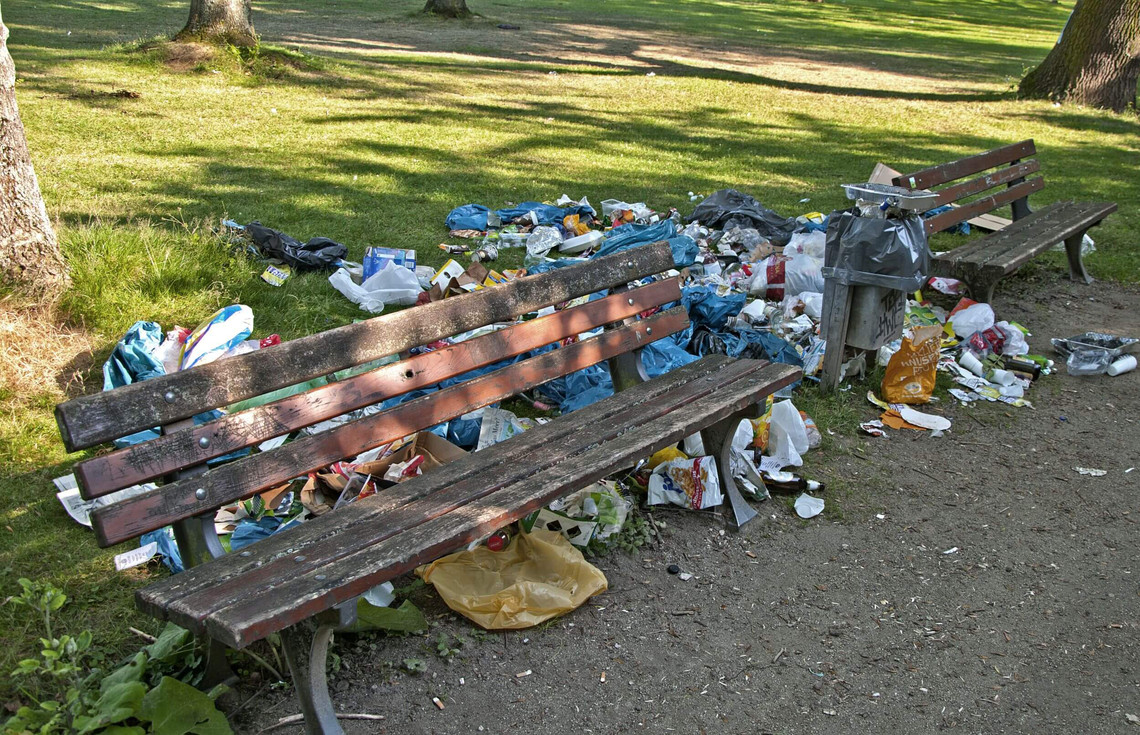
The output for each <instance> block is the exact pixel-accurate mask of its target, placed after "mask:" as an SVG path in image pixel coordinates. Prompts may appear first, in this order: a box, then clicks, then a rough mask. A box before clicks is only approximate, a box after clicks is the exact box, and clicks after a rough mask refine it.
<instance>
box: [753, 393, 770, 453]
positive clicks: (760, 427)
mask: <svg viewBox="0 0 1140 735" xmlns="http://www.w3.org/2000/svg"><path fill="white" fill-rule="evenodd" d="M774 404H775V400H774V399H773V398H772V396H768V398H767V399H765V406H764V415H763V416H761V417H760V418H758V419H749V421H751V422H752V446H754V447H756V448H757V449H759V450H760V451H764V450H765V449H767V448H768V431H769V429H770V428H771V426H772V406H773V405H774Z"/></svg>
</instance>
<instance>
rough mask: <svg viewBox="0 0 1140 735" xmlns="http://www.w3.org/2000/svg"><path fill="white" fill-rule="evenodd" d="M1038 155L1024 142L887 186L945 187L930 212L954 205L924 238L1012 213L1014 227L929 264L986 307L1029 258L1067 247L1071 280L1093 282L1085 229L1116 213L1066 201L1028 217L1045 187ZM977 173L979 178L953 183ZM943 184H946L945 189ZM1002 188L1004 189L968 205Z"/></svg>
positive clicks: (930, 224) (1106, 206) (929, 224)
mask: <svg viewBox="0 0 1140 735" xmlns="http://www.w3.org/2000/svg"><path fill="white" fill-rule="evenodd" d="M1036 153H1037V148H1036V147H1035V146H1034V144H1033V141H1032V140H1023V141H1021V142H1020V143H1014V144H1012V145H1007V146H1003V147H1001V148H995V149H993V150H991V151H986V152H985V153H979V154H978V155H975V156H969V157H968V158H962V159H959V160H957V161H951V162H950V163H943V164H940V165H938V166H931V167H930V168H924V169H922V170H921V171H915V172H914V173H910V174H900V175H899V176H896V177H895V178H894V180H893V182H892V183H893V184H894V185H895V186H903V187H907V188H910V189H933V188H934V187H939V186H942V187H943V188H941V189H938V190H937V193H938V201H937V203H936V204H935V205H934V207H940V206H943V205H948V204H955V203H957V204H958V206H955V207H953V208H952V209H950V210H949V211H947V212H943V213H942V214H938V215H935V216H933V217H931V218H929V219H927V220H926V232H927V234H928V235H931V234H934V233H936V232H941V231H943V230H947V229H949V228H951V227H954V226H955V225H957V224H958V223H959V222H964V221H966V220H968V219H971V218H973V217H976V216H978V215H979V214H983V213H985V212H992V211H994V210H995V209H998V208H1000V207H1004V206H1007V205H1008V206H1010V207H1011V208H1012V210H1013V224H1011V225H1009V226H1008V227H1006V228H1004V229H1001V230H998V231H997V232H995V233H993V234H991V235H988V236H986V237H983V238H980V239H978V240H973V241H971V242H969V243H966V244H965V245H962V246H961V247H957V248H954V249H953V250H950V251H948V252H945V253H941V254H939V255H937V256H935V257H934V258H933V259H932V261H931V265H932V271H933V273H932V274H931V275H935V276H947V277H950V278H957V279H960V280H962V281H964V282H965V283H966V285H967V287H968V288H969V289H970V295H971V296H972V297H973V298H974V299H975V300H978V301H984V302H989V301H990V300H991V299H992V298H993V292H994V286H996V285H997V283H998V281H1000V280H1001V279H1002V278H1004V277H1006V276H1008V275H1010V274H1011V273H1013V272H1014V271H1016V270H1017V269H1018V268H1020V267H1021V266H1022V265H1023V264H1025V263H1026V262H1027V261H1028V260H1030V259H1031V258H1034V257H1036V256H1037V255H1040V254H1041V253H1043V252H1045V251H1046V250H1048V249H1049V248H1051V247H1053V246H1054V245H1057V244H1058V243H1064V244H1065V252H1066V253H1067V255H1068V258H1069V274H1070V277H1071V278H1073V279H1074V280H1077V279H1080V280H1083V281H1084V282H1085V283H1091V282H1092V278H1090V277H1089V274H1088V273H1087V272H1086V271H1085V266H1084V263H1083V261H1082V259H1081V241H1082V240H1083V239H1084V236H1085V233H1086V232H1088V230H1089V228H1091V227H1094V226H1096V225H1099V224H1100V223H1101V221H1103V220H1104V218H1105V217H1107V216H1108V215H1110V214H1112V213H1113V212H1115V211H1116V205H1115V204H1113V203H1112V202H1087V203H1078V202H1071V201H1066V202H1056V203H1054V204H1050V205H1048V206H1046V207H1043V208H1041V209H1038V210H1037V211H1035V212H1034V211H1031V210H1030V209H1029V195H1030V194H1032V193H1033V192H1036V191H1040V190H1041V189H1043V188H1044V187H1045V178H1044V177H1043V176H1033V174H1036V173H1038V172H1039V171H1040V168H1041V166H1040V164H1039V163H1038V161H1037V159H1035V158H1032V156H1034V155H1036ZM991 169H993V170H992V171H991ZM983 172H988V173H983ZM976 174H981V175H980V176H977V178H970V179H969V180H968V181H960V182H959V183H954V184H950V182H955V181H959V179H966V178H969V177H971V176H975V175H976ZM1028 177H1032V178H1028ZM945 184H950V185H949V186H943V185H945ZM1001 186H1004V187H1005V188H1004V189H1001V190H1000V191H998V192H996V193H990V194H986V195H985V196H982V197H979V198H977V199H974V200H972V201H967V200H968V199H969V198H970V197H973V196H976V195H978V194H982V193H983V192H986V191H988V190H990V189H994V188H996V187H1001ZM932 249H933V248H932Z"/></svg>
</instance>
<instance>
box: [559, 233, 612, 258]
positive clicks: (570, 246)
mask: <svg viewBox="0 0 1140 735" xmlns="http://www.w3.org/2000/svg"><path fill="white" fill-rule="evenodd" d="M605 239H606V236H605V235H603V234H602V233H601V232H599V231H598V230H590V231H589V232H587V233H586V234H585V235H578V237H572V238H570V239H569V240H565V241H563V243H562V244H561V245H559V246H558V252H560V253H570V254H571V255H574V254H577V253H584V252H585V251H587V250H589V249H590V248H592V247H594V246H595V245H597V244H599V243H600V242H601V241H602V240H605Z"/></svg>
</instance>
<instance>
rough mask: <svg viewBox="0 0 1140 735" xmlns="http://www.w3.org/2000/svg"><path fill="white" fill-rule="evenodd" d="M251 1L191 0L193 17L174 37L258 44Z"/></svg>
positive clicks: (250, 44)
mask: <svg viewBox="0 0 1140 735" xmlns="http://www.w3.org/2000/svg"><path fill="white" fill-rule="evenodd" d="M249 3H250V0H190V20H188V21H186V27H185V28H183V29H182V30H181V31H179V32H178V35H177V36H175V37H174V38H175V40H177V41H189V40H195V39H197V40H203V41H210V42H213V43H217V42H224V43H229V44H232V45H234V46H241V47H246V48H248V47H250V46H256V45H257V34H256V33H254V32H253V20H252V18H251V17H250V7H249Z"/></svg>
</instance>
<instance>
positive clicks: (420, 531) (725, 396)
mask: <svg viewBox="0 0 1140 735" xmlns="http://www.w3.org/2000/svg"><path fill="white" fill-rule="evenodd" d="M752 362H755V361H752ZM757 365H758V366H759V363H757ZM799 376H800V371H799V369H798V368H795V367H793V366H790V365H782V364H769V365H766V366H764V367H760V368H759V369H757V370H756V371H755V372H754V373H752V375H750V376H749V377H747V378H745V379H743V380H740V381H737V382H735V383H734V384H733V390H732V391H717V392H714V393H713V394H711V395H709V396H706V397H705V398H703V399H701V400H699V401H696V402H694V403H692V404H690V405H689V406H688V407H687V408H686V409H685V410H681V411H674V412H671V413H668V414H666V415H665V416H663V417H661V418H658V419H656V420H653V421H651V422H649V423H646V424H644V425H642V426H640V427H639V428H638V429H637V430H636V431H630V432H626V433H625V434H623V435H622V436H619V437H617V438H615V439H614V440H612V441H608V442H603V443H600V444H597V445H596V446H593V447H591V448H589V449H587V450H586V451H585V452H583V453H582V454H580V455H578V457H577V459H576V461H573V462H562V463H558V464H555V465H554V466H552V467H550V468H549V469H547V470H544V471H542V472H540V473H537V474H535V475H533V476H532V477H529V478H527V479H525V480H522V481H519V482H517V483H514V484H512V485H508V486H507V487H505V488H503V489H502V490H499V491H496V492H494V493H492V494H490V495H488V496H486V497H484V498H481V499H479V500H476V501H473V502H472V503H469V504H468V505H466V506H464V507H463V508H462V509H461V510H459V511H456V512H452V513H447V514H445V515H442V516H439V517H437V518H434V519H432V520H429V521H427V522H426V523H423V524H421V525H418V526H415V527H414V528H411V529H408V530H405V531H403V532H402V533H400V534H399V535H398V536H395V537H393V538H390V539H387V540H385V541H382V542H380V543H378V544H375V545H373V546H371V547H368V548H364V549H360V550H359V551H356V552H355V553H352V554H350V555H348V556H346V557H344V558H342V559H340V560H338V561H337V562H336V563H335V564H333V565H330V566H327V567H324V568H321V569H319V570H314V571H313V572H310V573H307V574H303V575H298V576H296V577H294V578H293V579H291V580H290V581H288V582H286V583H284V584H281V585H279V586H277V587H276V588H275V589H273V590H272V591H270V592H267V593H265V594H262V595H258V596H252V597H246V598H245V599H244V600H243V601H242V602H240V603H238V604H236V605H234V606H232V607H229V608H226V609H224V610H221V611H218V612H216V613H214V614H212V615H211V616H210V617H209V618H207V621H206V627H207V630H208V632H209V634H210V635H211V636H213V637H214V638H216V639H217V640H220V641H222V642H224V643H226V644H227V645H230V646H232V647H234V648H243V647H245V646H247V645H249V644H250V643H252V642H253V641H256V640H259V639H261V638H264V637H265V636H266V635H269V634H270V633H273V632H275V631H278V630H281V629H282V628H284V627H286V626H288V625H290V624H292V623H295V622H297V621H300V620H303V619H305V618H307V617H309V616H311V615H314V614H317V613H319V612H321V611H323V610H327V609H329V608H331V607H333V606H335V605H337V604H340V603H342V602H345V601H348V600H351V599H352V598H353V597H356V596H358V595H360V594H363V593H364V592H366V591H367V590H368V589H370V588H371V587H373V586H375V585H376V584H379V583H380V582H383V581H386V580H390V579H393V578H395V577H397V576H399V575H401V574H404V573H406V572H409V571H411V570H412V569H414V568H415V567H417V566H419V565H420V564H423V563H426V562H429V561H431V560H433V559H436V558H438V557H439V556H440V555H442V554H446V553H448V552H450V551H453V550H455V549H457V548H461V547H462V546H465V545H466V544H468V543H470V542H471V541H474V540H476V539H478V538H481V537H483V536H485V535H487V534H489V533H491V532H492V531H494V530H495V529H497V528H500V527H501V526H503V525H505V524H507V523H510V522H511V521H514V520H518V519H519V518H521V517H523V516H525V515H527V514H528V513H530V512H532V511H534V510H536V509H538V508H540V507H542V506H543V505H545V504H547V503H549V502H550V501H551V500H553V499H555V498H557V497H560V496H562V495H565V494H566V493H567V492H571V491H573V490H575V489H577V488H580V487H583V486H585V485H587V484H589V483H591V482H594V481H596V480H599V479H601V478H603V477H605V476H606V475H608V474H610V473H612V472H615V471H617V470H619V469H621V468H623V467H628V466H629V464H630V463H631V462H632V461H634V460H636V459H637V458H639V457H643V456H648V455H649V454H652V453H653V452H656V451H658V450H660V449H663V448H665V447H667V446H670V445H672V444H675V443H677V442H678V441H680V440H681V439H683V438H684V437H686V436H688V435H689V434H691V433H693V432H694V431H695V430H697V429H699V428H700V427H702V426H707V425H708V422H709V420H710V418H711V417H720V416H727V415H730V414H732V413H733V412H735V411H738V410H740V409H742V408H744V407H746V406H748V405H751V404H754V403H756V402H757V401H759V400H761V399H763V398H764V397H765V396H766V395H768V394H770V393H772V392H773V391H775V390H777V389H778V388H780V387H782V386H783V385H787V384H789V383H791V382H793V381H794V380H796V379H797V378H798V377H799ZM607 400H611V401H622V400H623V399H622V395H621V394H619V395H617V396H614V397H612V398H610V399H607ZM420 502H430V499H428V500H425V501H420ZM318 577H319V578H318Z"/></svg>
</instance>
